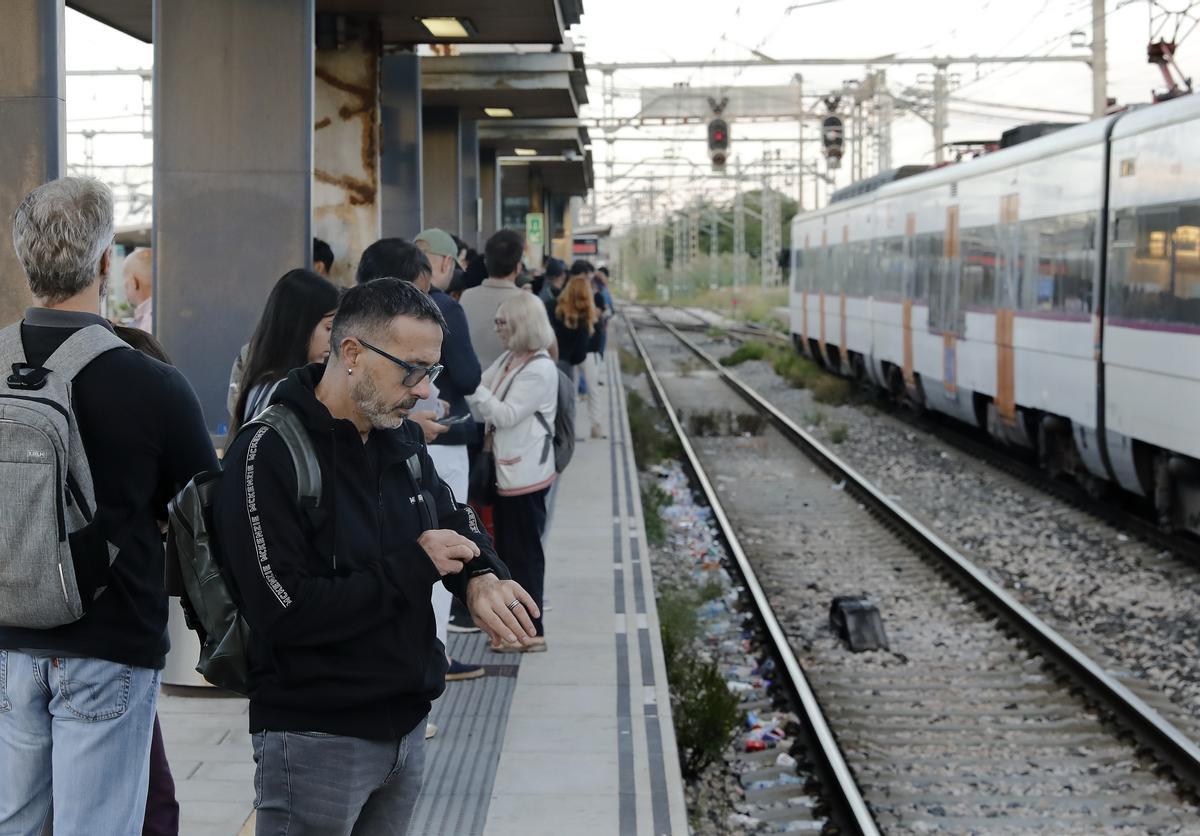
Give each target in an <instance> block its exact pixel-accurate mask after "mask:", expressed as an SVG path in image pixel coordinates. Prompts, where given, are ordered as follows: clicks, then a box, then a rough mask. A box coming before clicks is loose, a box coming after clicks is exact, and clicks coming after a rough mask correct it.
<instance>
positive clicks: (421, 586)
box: [214, 364, 509, 740]
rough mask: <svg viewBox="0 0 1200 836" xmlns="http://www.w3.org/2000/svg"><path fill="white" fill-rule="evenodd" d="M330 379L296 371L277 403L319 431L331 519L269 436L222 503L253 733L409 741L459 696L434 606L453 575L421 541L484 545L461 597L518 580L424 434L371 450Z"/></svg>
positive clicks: (460, 585) (230, 481)
mask: <svg viewBox="0 0 1200 836" xmlns="http://www.w3.org/2000/svg"><path fill="white" fill-rule="evenodd" d="M323 370H324V367H323V366H322V365H320V364H314V365H311V366H307V367H305V368H302V369H296V370H295V371H293V372H292V373H291V374H290V375H289V376H288V378H287V380H285V381H284V382H283V383H282V384H281V385H280V386H279V388H278V389H277V390H276V392H275V395H274V396H273V397H272V399H271V401H272V403H283V404H286V405H287V406H288V407H290V408H292V409H294V410H296V412H297V413H298V414H299V415H300V416H301V418H302V420H303V422H304V424H305V426H306V427H307V428H308V431H309V433H310V436H311V438H312V441H313V444H314V447H315V449H316V452H317V457H318V459H319V460H320V463H321V473H322V495H321V501H320V505H319V508H317V509H305V510H302V509H301V508H300V507H299V505H298V503H297V501H296V475H295V470H294V467H293V464H292V460H291V457H290V456H289V454H288V452H287V448H286V447H285V446H284V444H283V442H282V441H281V440H280V439H279V437H278V436H276V434H275V433H274V432H273V431H270V430H265V431H264V428H262V427H252V428H251V429H250V430H248V431H246V432H243V433H241V434H240V435H239V436H238V438H237V440H236V441H235V442H234V443H233V444H232V445H231V447H230V449H229V451H228V452H227V454H226V456H225V470H226V474H227V475H226V478H223V479H222V480H221V483H220V487H219V488H218V492H217V498H216V503H215V508H214V523H215V528H216V533H217V539H218V542H219V544H220V549H221V554H222V559H223V560H225V561H227V565H228V568H229V569H230V571H231V574H232V576H233V578H234V580H235V582H236V585H237V590H236V592H237V594H238V596H239V598H240V601H241V605H242V612H243V613H244V615H245V618H246V621H247V623H248V624H249V626H250V643H249V661H250V673H251V678H252V681H253V684H252V688H251V694H250V731H251V732H256V731H261V730H264V729H267V730H274V731H316V732H326V733H329V734H341V735H349V736H352V737H362V738H369V739H379V740H395V739H399V738H400V737H402V736H404V735H405V734H407V733H408V732H410V731H411V730H412V729H413V728H415V727H416V725H417V724H418V723H419V722H421V720H422V719H424V717H425V715H426V714H428V713H429V707H430V702H431V701H432V700H434V699H435V698H437V696H438V695H439V694H441V692H442V689H443V688H444V687H445V673H446V652H445V649H444V648H443V646H442V643H441V642H440V641H438V639H437V636H436V634H435V630H434V619H433V609H432V606H431V605H430V600H429V596H430V593H431V591H432V587H433V584H434V583H436V582H437V581H438V579H439V575H438V571H437V569H436V567H435V566H434V564H433V561H432V560H430V559H429V557H428V556H427V555H426V554H425V552H424V551H423V550H422V549H421V547H420V546H419V545H418V544H417V538H418V537H419V536H420V534H421V532H422V531H424V530H425V529H427V528H431V527H437V528H448V529H453V530H455V531H458V532H459V533H460V534H463V535H464V536H466V537H469V538H470V539H472V540H474V541H475V542H476V543H477V544H478V545H479V548H480V551H481V552H482V554H481V555H480V557H478V558H476V559H475V560H473V561H471V562H470V563H469V564H468V565H467V567H466V569H465V570H464V571H463V573H461V574H458V575H451V576H447V577H446V578H445V579H444V580H445V582H446V587H447V588H448V589H449V590H450V591H451V592H452V593H454V594H455V595H457V596H458V597H459V598H462V597H464V595H465V590H466V584H467V581H468V580H469V578H470V577H474V576H476V575H478V574H483V573H486V572H493V571H494V572H496V573H497V574H498V575H499V576H500V577H502V578H508V577H509V574H508V570H507V569H506V568H505V567H504V564H503V563H501V562H500V560H499V558H497V557H496V552H495V550H494V549H493V548H492V544H491V540H489V539H488V536H487V534H486V533H484V532H483V530H482V527H481V526H480V525H479V524H478V522H477V520H476V518H475V514H474V512H472V511H471V510H470V508H468V507H465V506H458V505H456V504H455V503H454V501H453V497H452V496H451V494H450V491H449V489H448V488H446V486H445V485H444V484H443V483H442V482H441V480H439V479H438V477H437V474H436V472H435V471H434V468H433V463H432V462H431V461H430V459H429V454H428V452H427V451H426V449H425V444H424V442H423V441H422V436H421V431H420V428H419V427H417V426H416V425H414V424H412V423H411V422H405V423H404V424H403V425H402V426H401V427H400V428H399V429H397V430H392V431H381V430H375V431H374V432H372V433H371V434H370V435H369V436H368V438H367V443H366V444H364V443H363V442H362V439H361V437H360V436H359V434H358V430H357V429H356V428H355V427H354V424H352V423H351V422H350V421H348V420H335V419H334V418H333V417H332V416H331V415H330V414H329V411H328V410H327V409H326V408H325V406H324V405H323V404H322V403H321V402H320V401H318V400H317V398H316V394H315V392H314V388H315V386H316V384H317V382H318V381H319V380H320V377H321V374H322V373H323ZM411 456H416V457H417V461H418V462H419V463H420V466H421V480H420V484H421V490H422V491H423V494H421V495H420V496H419V495H418V492H417V490H416V488H415V487H414V484H413V482H412V479H411V477H410V475H409V472H408V467H407V466H406V462H407V460H408V459H409V458H410V457H411ZM430 505H434V506H435V507H436V514H437V523H436V525H434V524H433V523H432V521H431V520H429V519H428V516H427V513H426V511H425V509H427V508H428V507H429V506H430Z"/></svg>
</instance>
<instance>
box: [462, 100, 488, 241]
mask: <svg viewBox="0 0 1200 836" xmlns="http://www.w3.org/2000/svg"><path fill="white" fill-rule="evenodd" d="M458 150H459V166H458V170H459V176H460V178H461V179H462V202H463V203H462V221H461V222H460V223H459V226H458V228H459V230H460V232H459V236H460V237H461V238H462V239H463V240H464V241H466V242H467V243H468V244H469V245H471V246H472V247H475V248H476V249H478V248H479V244H480V241H479V227H480V226H481V225H482V223H483V219H482V218H481V217H480V216H481V215H482V210H481V207H480V205H479V192H480V184H479V123H478V122H476V121H474V120H471V119H464V120H463V121H462V122H461V123H460V128H459V149H458Z"/></svg>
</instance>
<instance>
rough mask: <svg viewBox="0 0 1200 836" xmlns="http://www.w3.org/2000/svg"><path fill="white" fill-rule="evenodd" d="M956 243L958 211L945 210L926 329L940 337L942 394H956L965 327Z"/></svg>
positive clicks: (957, 238)
mask: <svg viewBox="0 0 1200 836" xmlns="http://www.w3.org/2000/svg"><path fill="white" fill-rule="evenodd" d="M960 255H961V246H960V241H959V208H958V207H957V206H950V207H948V208H947V209H946V230H945V234H944V235H943V236H942V253H941V256H942V257H941V258H940V259H938V260H937V261H935V262H934V264H935V267H934V270H933V273H932V275H931V276H930V283H929V329H930V330H931V331H933V332H934V333H940V334H941V335H942V358H943V362H942V372H943V374H942V383H943V385H944V386H945V389H946V394H947V395H949V396H955V395H957V393H958V338H959V337H960V336H961V335H962V333H963V330H964V328H963V326H964V325H965V321H964V316H963V311H962V305H961V304H960V293H961V285H962V258H961V257H960Z"/></svg>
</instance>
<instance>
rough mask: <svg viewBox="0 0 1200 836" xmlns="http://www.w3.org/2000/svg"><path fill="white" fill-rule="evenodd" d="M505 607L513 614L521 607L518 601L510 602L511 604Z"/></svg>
mask: <svg viewBox="0 0 1200 836" xmlns="http://www.w3.org/2000/svg"><path fill="white" fill-rule="evenodd" d="M506 606H507V607H508V608H509V609H510V610H512V611H513V612H516V611H517V607H519V606H521V602H520V601H512V602H511V603H509V604H507V605H506Z"/></svg>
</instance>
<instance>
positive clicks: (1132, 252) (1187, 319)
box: [1107, 203, 1200, 325]
mask: <svg viewBox="0 0 1200 836" xmlns="http://www.w3.org/2000/svg"><path fill="white" fill-rule="evenodd" d="M1107 280H1108V285H1109V294H1108V303H1107V307H1108V311H1107V315H1108V316H1110V317H1112V318H1114V319H1118V320H1119V319H1127V320H1135V321H1139V322H1162V323H1172V324H1184V325H1200V204H1196V203H1187V204H1183V205H1180V206H1155V207H1148V208H1144V209H1138V210H1136V211H1134V210H1129V209H1124V210H1121V211H1120V212H1118V213H1117V214H1116V216H1115V218H1114V220H1113V231H1112V254H1111V257H1110V258H1109V270H1108V277H1107Z"/></svg>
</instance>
